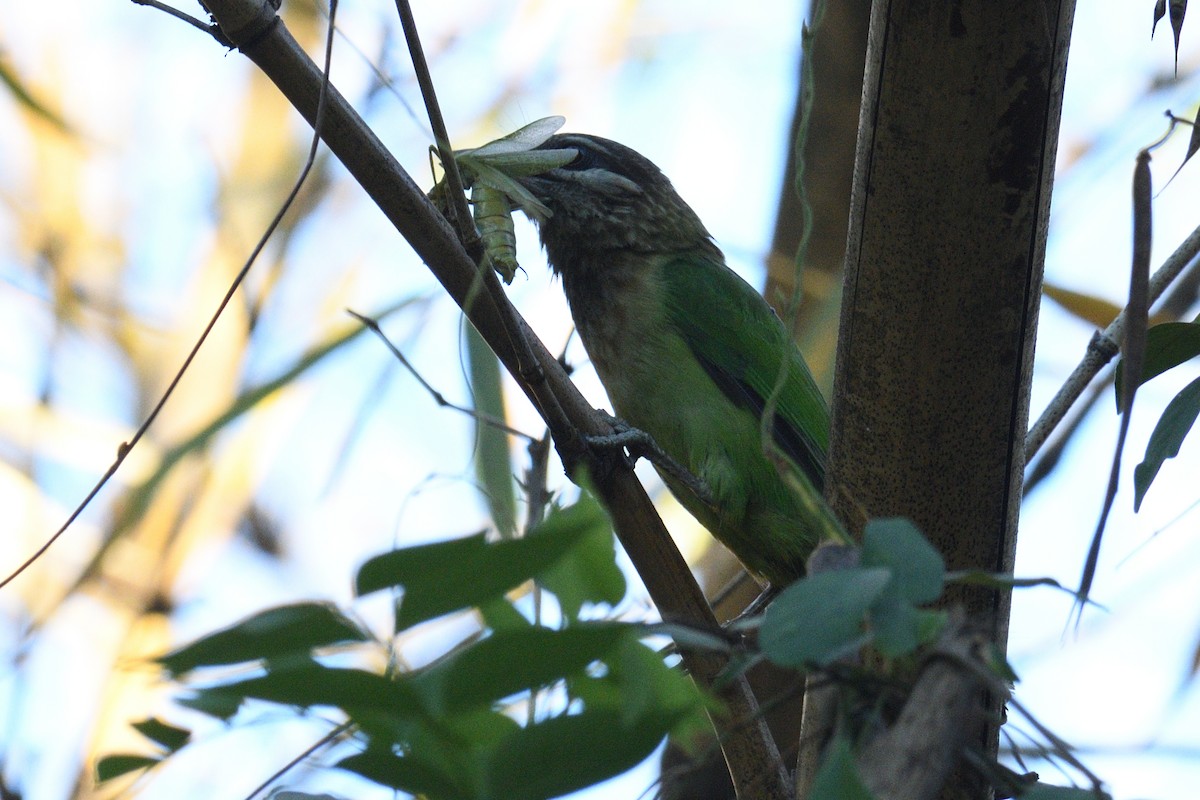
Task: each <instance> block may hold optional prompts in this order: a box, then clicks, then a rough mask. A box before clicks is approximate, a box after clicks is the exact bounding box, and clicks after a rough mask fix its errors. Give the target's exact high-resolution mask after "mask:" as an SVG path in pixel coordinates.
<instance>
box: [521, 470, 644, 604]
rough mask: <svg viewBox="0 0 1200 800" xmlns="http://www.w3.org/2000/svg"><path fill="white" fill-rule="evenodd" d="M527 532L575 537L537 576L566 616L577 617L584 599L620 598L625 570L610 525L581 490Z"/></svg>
mask: <svg viewBox="0 0 1200 800" xmlns="http://www.w3.org/2000/svg"><path fill="white" fill-rule="evenodd" d="M568 532H569V533H568ZM529 535H530V538H537V537H543V536H564V535H570V536H578V537H579V544H578V545H577V546H576V547H574V548H573V549H572V550H571V551H570V552H568V553H567V554H566V555H565V556H564V557H563V558H561V559H559V560H558V561H557V562H556V563H555V564H553V565H551V566H550V567H548V568H547V569H545V570H544V571H543V572H542V574H541V576H540V578H539V580H540V583H541V585H542V586H543V587H544V588H546V589H548V590H549V591H551V592H553V593H554V596H555V597H557V598H558V605H559V607H560V608H561V609H562V613H563V616H565V617H566V618H567V619H568V620H575V619H578V617H579V611H580V609H581V608H582V607H583V604H584V603H607V604H608V605H610V606H615V605H616V604H617V603H619V602H621V600H622V599H624V597H625V590H626V584H625V573H624V572H622V571H621V568H620V567H619V566H618V565H617V550H616V544H615V541H616V540H615V539H614V537H613V533H612V525H611V523H609V521H608V515H607V514H606V513H605V512H604V509H603V507H601V505H600V504H599V503H598V502H596V500H595V499H594V498H593V497H592V496H591V495H590V494H587V493H584V494H583V495H581V496H580V498H579V500H578V502H576V503H575V504H574V505H571V506H568V507H567V508H562V509H555V510H552V511H551V512H550V514H549V515H548V516H547V517H546V519H545V520H544V521H543V522H542V523H541V524H540V525H538V526H537V527H536V528H534V529H533V530H531V531H530V532H529Z"/></svg>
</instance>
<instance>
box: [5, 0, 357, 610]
mask: <svg viewBox="0 0 1200 800" xmlns="http://www.w3.org/2000/svg"><path fill="white" fill-rule="evenodd" d="M135 2H136V0H135ZM155 7H156V8H157V7H158V6H157V4H155ZM336 9H337V0H333V2H332V3H331V7H330V18H331V20H332V18H333V16H334V14H335V13H336ZM185 16H186V15H185ZM275 19H278V17H276V18H275ZM268 24H270V23H268ZM205 30H206V31H207V30H208V29H207V27H205ZM260 33H261V31H260ZM332 39H333V26H332V23H331V24H330V28H329V42H327V46H326V50H325V71H324V74H323V77H322V80H321V85H320V89H319V91H318V98H317V109H316V119H315V125H314V129H313V136H312V144H311V145H310V147H309V150H308V158H307V159H305V162H304V167H303V168H302V169H301V170H300V175H299V177H297V178H296V182H295V184H294V185H293V186H292V190H291V191H290V192H288V195H287V197H286V198H285V199H284V201H283V203H282V204H280V207H279V211H278V212H276V214H275V217H274V219H272V220H271V222H270V224H269V225H267V229H266V230H265V231H264V232H263V235H262V236H261V237H259V240H258V243H257V244H255V245H254V249H253V250H252V251H251V253H250V256H249V257H248V258H247V259H246V262H245V263H244V264H242V268H241V269H240V270H238V273H237V275H235V276H234V278H233V281H232V282H231V283H230V284H229V288H228V289H227V290H226V291H225V295H224V296H223V297H222V298H221V302H220V303H218V304H217V308H216V310H215V311H213V314H212V316H211V317H210V318H209V320H208V324H207V325H205V326H204V330H202V331H201V332H200V335H199V336H198V337H197V338H196V343H195V344H193V345H192V349H191V350H190V351H188V354H187V357H186V358H185V359H184V360H183V364H182V365H180V367H179V369H178V370H177V371H176V372H175V376H174V377H173V378H171V382H170V383H169V384H167V388H166V389H165V390H164V391H163V393H162V396H161V397H159V399H158V402H157V403H155V404H154V408H152V409H151V410H150V413H149V414H148V415H147V416H146V419H145V420H144V421H143V422H142V424H141V425H140V426H138V429H137V430H136V431H134V433H133V437H132V438H131V439H130V440H129V441H128V442H121V444H120V445H118V446H117V457H116V459H114V460H113V463H112V464H111V465H109V468H108V470H106V471H105V473H104V475H102V476H101V477H100V480H98V481H97V482H96V485H95V486H93V487H92V490H91V491H90V492H88V494H87V496H86V497H84V498H83V500H82V502H80V503H79V505H78V506H76V507H75V510H74V511H72V512H71V515H70V516H69V517H67V521H66V522H64V523H63V524H62V526H61V527H60V528H59V529H58V530H57V531H55V532H54V534H53V535H52V536H51V537H50V538H49V539H47V540H46V542H45V543H44V544H43V545H42V546H41V547H39V548H38V549H37V551H36V552H34V554H33V555H31V556H30V557H29V558H28V559H26V560H25V562H24V563H23V564H21V565H20V566H19V567H17V568H16V569H15V570H14V571H13V572H12V573H10V574H9V575H8V576H7V577H5V578H4V579H3V580H0V589H3V588H4V587H5V586H7V585H8V584H9V583H11V582H12V581H13V580H14V579H15V578H16V577H17V576H18V575H20V574H21V573H22V572H24V571H25V570H27V569H28V568H29V567H30V566H32V565H33V563H34V562H36V561H37V560H38V559H39V558H41V557H42V555H43V554H45V553H46V551H47V550H49V549H50V548H51V547H52V546H53V545H54V543H55V542H56V541H58V539H59V537H61V536H62V535H63V534H64V533H66V532H67V529H68V528H70V527H71V525H72V524H74V522H75V520H77V519H78V518H79V516H80V515H81V514H82V513H83V510H84V509H85V508H87V507H88V505H89V504H90V503H91V502H92V500H93V499H95V497H96V495H98V494H99V493H100V490H101V489H103V488H104V486H105V484H107V483H108V481H109V479H110V478H112V476H113V475H115V474H116V473H117V470H118V469H120V467H121V465H122V464H123V463H125V459H126V457H128V455H129V453H130V452H131V451H132V450H133V448H134V447H136V446H137V444H138V443H139V442H140V441H141V440H142V438H143V437H144V436H145V435H146V432H147V431H149V430H150V426H151V425H153V424H154V421H155V420H157V419H158V415H159V414H160V413H161V412H162V410H163V408H164V407H165V406H166V404H167V401H168V400H169V399H170V398H171V395H173V394H174V393H175V389H177V388H178V387H179V383H180V381H182V380H183V376H184V375H185V374H186V373H187V371H188V369H189V368H190V367H191V366H192V362H193V361H195V360H196V356H197V355H198V354H199V352H200V348H201V347H203V346H204V343H205V342H206V341H208V336H209V334H210V333H212V330H213V328H215V327H216V325H217V320H219V319H220V318H221V315H222V314H223V313H225V308H226V307H227V306H228V305H229V303H230V301H231V300H233V296H234V295H235V294H236V293H237V290H238V289H239V288H240V287H241V285H242V282H243V281H244V280H245V279H246V275H248V274H249V273H250V268H251V267H252V266H253V265H254V262H255V261H257V260H258V256H259V254H260V253H262V251H263V248H265V247H266V246H267V241H268V240H270V238H271V235H272V234H274V233H275V229H276V228H278V227H279V224H280V223H281V222H282V221H283V217H284V215H285V214H287V212H288V210H289V209H290V208H291V207H292V203H294V202H295V200H296V197H297V195H299V194H300V188H301V187H302V186H303V185H304V182H305V181H306V180H307V179H308V175H309V172H311V171H312V167H313V164H314V163H315V162H316V158H317V147H318V146H319V145H320V143H321V136H320V130H321V123H322V121H323V120H324V117H325V107H326V95H327V90H328V87H329V79H328V77H329V64H330V60H331V58H332V54H333V49H332V47H333V45H332Z"/></svg>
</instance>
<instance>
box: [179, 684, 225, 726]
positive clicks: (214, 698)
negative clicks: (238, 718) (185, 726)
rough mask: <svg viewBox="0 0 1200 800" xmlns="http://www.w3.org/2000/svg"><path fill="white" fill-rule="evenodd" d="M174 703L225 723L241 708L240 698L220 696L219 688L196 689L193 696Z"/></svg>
mask: <svg viewBox="0 0 1200 800" xmlns="http://www.w3.org/2000/svg"><path fill="white" fill-rule="evenodd" d="M175 703H176V704H177V705H181V706H183V707H184V708H190V709H192V710H193V711H199V712H200V713H201V714H207V715H208V716H210V717H214V718H216V719H219V720H223V721H225V722H228V721H229V719H230V718H231V717H232V716H233V715H234V714H236V713H237V712H238V709H239V708H241V707H242V699H241V698H240V697H230V696H229V695H227V694H221V691H220V688H219V687H218V688H211V689H198V690H196V693H195V694H193V695H191V696H189V697H177V698H175Z"/></svg>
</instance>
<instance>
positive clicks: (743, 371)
mask: <svg viewBox="0 0 1200 800" xmlns="http://www.w3.org/2000/svg"><path fill="white" fill-rule="evenodd" d="M661 274H662V277H663V282H664V288H665V290H666V305H667V314H668V315H669V317H670V319H671V321H672V322H673V323H674V325H675V327H676V329H677V330H678V331H679V332H680V334H681V335H682V337H683V339H684V341H685V342H687V345H688V347H689V348H690V349H691V351H692V353H693V354H694V355H695V356H696V359H697V360H698V361H699V362H700V364H701V365H702V366H703V367H704V370H705V372H707V373H708V375H709V377H711V378H712V380H713V382H714V383H715V384H716V385H717V386H718V387H719V388H720V389H721V391H722V392H723V393H724V394H725V396H726V397H728V398H729V399H730V400H731V401H732V402H733V403H734V404H735V405H737V406H739V407H742V408H745V409H747V410H749V411H750V412H751V413H753V414H754V415H755V417H756V418H761V417H762V414H763V411H764V409H765V407H766V399H767V397H769V396H770V395H771V392H772V391H773V390H774V388H775V385H776V383H777V381H778V380H779V374H780V369H781V361H786V363H787V377H786V379H785V382H784V385H783V390H782V391H781V392H780V394H779V397H778V401H777V405H776V414H775V421H774V427H775V430H774V436H775V440H776V442H777V443H778V444H779V446H780V447H781V448H782V449H783V450H784V452H786V453H787V454H788V456H789V457H791V459H792V460H793V461H795V462H796V464H797V465H799V466H800V468H801V469H803V470H804V472H805V474H807V475H808V477H809V479H810V480H811V481H812V482H813V485H814V486H816V487H818V488H820V487H822V486H823V485H824V482H825V451H826V450H827V449H828V447H829V409H828V407H827V406H826V404H825V398H824V397H823V396H822V395H821V391H820V389H818V388H817V384H816V382H815V381H814V380H813V378H812V373H810V372H809V370H808V365H807V364H805V363H804V357H803V356H802V355H800V350H799V349H798V348H797V347H796V345H795V343H794V342H793V341H792V338H791V336H789V335H788V332H787V329H786V328H785V327H784V325H783V323H782V322H781V321H780V319H779V317H778V316H776V315H775V312H774V311H773V310H771V307H770V306H769V305H767V302H766V301H765V300H764V299H763V298H762V296H761V295H760V294H759V293H758V292H756V291H755V290H754V288H753V287H752V286H750V284H748V283H746V282H745V281H744V280H742V279H741V278H740V277H739V276H738V275H737V273H735V272H734V271H733V270H731V269H729V268H728V267H726V266H725V265H724V264H723V263H721V262H720V261H717V260H715V259H714V258H713V257H712V256H711V255H709V254H707V253H703V254H692V255H689V256H681V257H679V258H677V259H673V260H672V261H669V262H667V263H666V264H665V265H664V268H663V270H662V273H661ZM714 305H715V306H716V307H714Z"/></svg>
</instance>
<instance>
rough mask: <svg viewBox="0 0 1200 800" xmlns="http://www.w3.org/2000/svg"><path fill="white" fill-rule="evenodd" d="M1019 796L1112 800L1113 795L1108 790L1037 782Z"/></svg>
mask: <svg viewBox="0 0 1200 800" xmlns="http://www.w3.org/2000/svg"><path fill="white" fill-rule="evenodd" d="M1019 796H1020V798H1021V800H1112V795H1110V794H1109V793H1108V792H1097V791H1094V790H1092V789H1073V788H1068V787H1066V786H1049V785H1047V784H1045V783H1035V784H1034V785H1033V786H1030V787H1029V788H1028V789H1026V790H1025V791H1023V792H1021V794H1020V795H1019Z"/></svg>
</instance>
